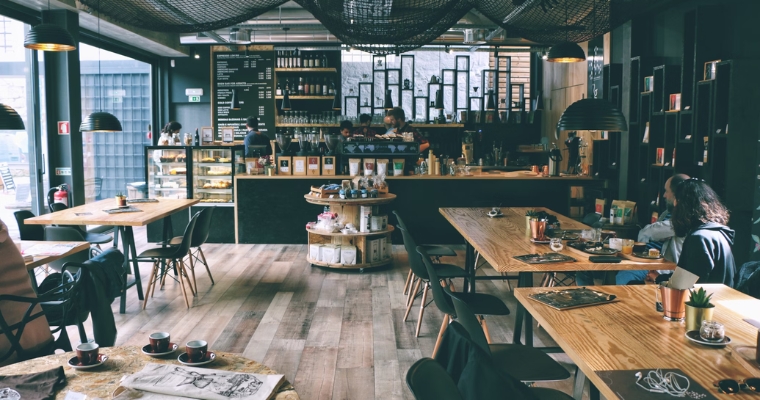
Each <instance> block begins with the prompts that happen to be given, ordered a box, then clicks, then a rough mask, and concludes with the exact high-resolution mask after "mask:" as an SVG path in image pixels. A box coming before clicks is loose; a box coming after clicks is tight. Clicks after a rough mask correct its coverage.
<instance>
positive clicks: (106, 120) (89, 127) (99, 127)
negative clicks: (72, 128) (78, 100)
mask: <svg viewBox="0 0 760 400" xmlns="http://www.w3.org/2000/svg"><path fill="white" fill-rule="evenodd" d="M122 130H123V129H122V128H121V122H119V119H118V118H116V117H115V116H114V115H113V114H111V113H107V112H104V111H98V112H94V113H92V114H90V115H88V116H87V118H85V119H84V120H83V121H82V125H80V126H79V132H121V131H122Z"/></svg>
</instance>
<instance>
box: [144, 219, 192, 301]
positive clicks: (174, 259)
mask: <svg viewBox="0 0 760 400" xmlns="http://www.w3.org/2000/svg"><path fill="white" fill-rule="evenodd" d="M199 215H200V213H196V214H195V215H193V218H191V219H190V222H188V224H187V227H186V228H185V233H184V235H182V242H181V243H180V244H179V245H177V246H169V247H156V248H153V249H149V250H145V251H143V252H142V253H140V255H138V256H137V260H138V261H152V262H153V270H152V271H151V273H150V279H148V287H147V288H146V289H145V300H144V301H143V307H142V308H143V310H144V309H145V307H146V306H147V305H148V297H153V293H155V292H156V283H157V282H159V281H160V282H161V286H162V287H163V285H164V284H165V280H166V276H167V275H168V274H167V270H166V269H165V268H164V267H163V266H161V263H160V261H162V260H166V261H168V262H167V265H169V264H170V263H171V264H172V265H174V267H175V268H176V271H177V278H174V277H172V279H174V280H176V281H177V282H179V284H180V286H182V294H183V295H184V296H185V305H187V308H190V300H188V298H187V291H186V290H185V282H184V278H185V277H187V278H188V284H190V282H189V279H190V278H189V276H188V275H187V271H186V269H185V261H184V258H185V256H186V255H187V253H188V252H189V251H190V244H191V242H192V239H193V229H195V225H196V223H197V222H198V216H199ZM190 290H191V291H193V285H192V284H190ZM149 294H150V296H148V295H149ZM193 294H195V292H193Z"/></svg>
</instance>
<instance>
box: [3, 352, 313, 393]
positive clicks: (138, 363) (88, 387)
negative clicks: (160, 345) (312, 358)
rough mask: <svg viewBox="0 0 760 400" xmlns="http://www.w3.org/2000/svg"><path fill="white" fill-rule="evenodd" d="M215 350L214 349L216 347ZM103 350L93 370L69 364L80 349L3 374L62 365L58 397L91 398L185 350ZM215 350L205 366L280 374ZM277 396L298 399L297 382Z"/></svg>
mask: <svg viewBox="0 0 760 400" xmlns="http://www.w3.org/2000/svg"><path fill="white" fill-rule="evenodd" d="M146 340H147V337H146ZM211 350H212V351H213V349H211ZM100 352H101V353H103V354H106V355H108V361H106V362H105V364H103V365H101V366H99V367H97V368H93V369H89V370H82V371H77V370H74V369H73V368H71V367H69V366H67V365H66V362H67V360H68V359H70V358H71V357H74V356H76V352H69V353H62V354H56V355H52V356H47V357H40V358H35V359H32V360H28V361H24V362H20V363H16V364H12V365H8V366H5V367H3V368H0V375H18V374H30V373H35V372H42V371H47V370H50V369H53V368H56V367H58V366H60V365H62V366H63V370H64V372H65V374H66V387H65V388H64V389H63V390H60V391H59V392H58V393H56V396H55V398H56V399H58V400H62V399H64V398H65V397H66V393H67V392H69V391H73V392H79V393H83V394H86V395H87V398H88V399H89V398H101V399H110V398H111V394H112V393H113V391H114V390H115V389H116V388H117V387H119V382H120V381H121V378H122V377H123V376H124V375H127V374H132V373H135V372H137V371H140V370H142V369H143V367H144V366H145V365H146V364H147V363H157V364H175V365H181V364H180V363H179V362H178V361H177V357H178V356H179V355H180V354H181V351H180V350H177V351H175V352H174V354H173V355H171V356H166V357H165V358H151V357H148V356H146V355H145V354H142V352H141V351H140V349H139V348H137V347H132V346H125V347H104V348H101V349H100ZM215 353H216V360H215V361H214V362H213V363H211V364H208V365H205V366H203V367H201V368H209V369H218V370H222V371H234V372H248V373H255V374H263V375H272V374H277V372H275V371H273V370H271V369H269V368H268V367H267V366H265V365H262V364H259V363H258V362H256V361H253V360H249V359H247V358H243V357H241V356H238V355H235V354H232V353H225V352H221V351H218V352H215ZM273 399H275V400H298V399H299V397H298V393H296V391H295V389H293V385H291V384H290V382H288V381H285V383H283V385H282V386H280V388H279V390H278V392H277V394H276V396H275V397H273Z"/></svg>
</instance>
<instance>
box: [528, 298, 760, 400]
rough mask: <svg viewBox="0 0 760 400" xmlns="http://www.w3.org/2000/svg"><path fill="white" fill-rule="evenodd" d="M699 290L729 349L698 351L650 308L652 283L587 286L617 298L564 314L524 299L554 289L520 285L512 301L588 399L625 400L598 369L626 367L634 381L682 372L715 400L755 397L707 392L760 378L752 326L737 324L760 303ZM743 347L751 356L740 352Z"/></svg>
mask: <svg viewBox="0 0 760 400" xmlns="http://www.w3.org/2000/svg"><path fill="white" fill-rule="evenodd" d="M697 286H702V287H704V288H705V290H707V292H708V293H713V297H712V303H713V304H715V311H714V313H713V320H716V321H718V322H720V323H722V324H723V325H724V326H725V330H726V336H728V337H730V338H731V343H730V344H729V345H728V346H724V347H712V346H704V345H701V344H697V343H694V342H692V341H690V340H688V339H687V338H686V337H685V333H686V328H685V326H684V323H683V322H670V321H666V320H664V319H663V318H662V312H657V311H656V309H655V290H656V287H655V286H654V285H631V286H591V287H589V289H592V290H597V291H601V292H605V293H609V294H614V295H615V296H617V299H616V300H617V301H615V302H613V303H610V304H604V305H597V306H590V307H583V308H575V309H569V310H562V311H560V310H556V309H554V308H551V307H549V306H547V305H545V304H543V303H540V302H538V301H536V300H532V299H530V298H529V297H528V296H530V295H531V294H534V293H538V292H544V291H548V290H557V288H518V289H515V297H516V298H517V300H518V301H519V302H520V303H521V304H523V305H524V306H525V307H526V308H527V310H528V311H529V312H530V313H531V314H532V315H533V316H534V317H535V318H536V319H537V320H538V321H539V322H540V323H541V327H542V328H543V329H545V330H546V332H547V333H549V335H551V337H552V338H553V339H554V340H555V341H556V342H557V344H559V346H560V347H561V348H562V349H563V350H564V352H565V353H566V354H567V355H568V356H569V357H570V359H571V360H572V361H573V362H574V363H575V364H576V365H577V366H578V368H579V371H580V372H582V373H583V375H585V377H586V378H588V379H589V380H590V381H591V383H592V384H593V386H592V388H591V389H592V390H591V393H592V400H593V399H594V398H595V397H596V398H598V394H599V392H601V394H603V395H604V397H605V398H606V399H608V400H611V399H622V398H623V397H624V396H622V395H619V392H618V390H616V389H615V388H611V387H610V386H609V385H610V384H609V383H608V382H609V379H608V378H605V375H607V374H608V373H607V372H602V371H619V370H630V371H631V372H630V379H631V382H633V381H635V379H636V378H635V373H636V372H637V371H642V373H643V375H646V374H647V372H648V371H650V370H654V369H657V368H661V369H680V370H681V371H683V372H684V373H685V374H686V375H687V376H689V377H690V378H691V379H693V380H694V381H695V382H696V383H698V384H699V385H701V386H702V387H703V388H705V389H708V391H709V392H710V393H711V394H713V395H714V396H715V397H717V398H723V397H731V398H737V399H742V398H746V399H758V398H760V394H758V393H753V392H750V391H742V392H740V393H738V394H737V395H736V396H727V395H725V394H720V393H718V391H717V389H714V388H713V383H714V382H716V381H719V380H722V379H734V380H737V381H741V380H743V379H745V378H750V377H760V366H758V364H757V362H754V363H753V362H752V361H751V360H748V359H747V358H748V357H751V358H754V355H755V351H754V350H755V345H756V343H757V342H756V340H757V335H758V328H756V327H755V326H753V325H751V324H750V323H748V322H745V321H744V320H743V319H755V320H760V300H758V299H755V298H753V297H750V296H747V295H745V294H743V293H741V292H738V291H736V290H734V289H731V288H729V287H727V286H724V285H720V284H705V285H697ZM748 348H749V350H750V351H745V350H748ZM600 375H602V376H600ZM625 376H627V375H625ZM582 392H583V379H580V380H578V381H576V388H575V398H576V399H580V396H581V394H582ZM642 393H643V394H647V393H646V392H642ZM626 398H639V397H635V396H634V397H627V396H626ZM640 398H644V396H643V395H641V396H640Z"/></svg>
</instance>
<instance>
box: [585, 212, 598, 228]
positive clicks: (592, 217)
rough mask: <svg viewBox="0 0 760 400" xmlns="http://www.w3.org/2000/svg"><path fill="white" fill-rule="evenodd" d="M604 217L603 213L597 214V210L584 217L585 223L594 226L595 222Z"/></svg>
mask: <svg viewBox="0 0 760 400" xmlns="http://www.w3.org/2000/svg"><path fill="white" fill-rule="evenodd" d="M600 219H602V214H597V213H595V212H592V213H588V214H586V215H585V216H584V217H583V221H582V222H583V224H584V225H588V226H592V225H594V224H595V223H597V222H599V220H600Z"/></svg>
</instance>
